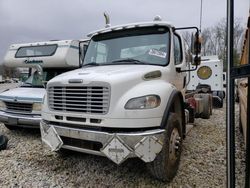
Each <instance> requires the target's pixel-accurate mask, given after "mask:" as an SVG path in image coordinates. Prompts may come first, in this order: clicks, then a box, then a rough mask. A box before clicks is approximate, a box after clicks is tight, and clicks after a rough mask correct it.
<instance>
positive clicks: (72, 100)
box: [48, 86, 109, 114]
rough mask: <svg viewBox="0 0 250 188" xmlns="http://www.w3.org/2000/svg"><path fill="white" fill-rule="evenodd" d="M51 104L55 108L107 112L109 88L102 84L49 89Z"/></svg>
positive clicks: (92, 112) (59, 109)
mask: <svg viewBox="0 0 250 188" xmlns="http://www.w3.org/2000/svg"><path fill="white" fill-rule="evenodd" d="M48 101H49V106H50V108H51V109H53V110H57V111H64V112H80V113H88V114H106V113H107V112H108V107H109V88H108V87H102V86H62V87H58V86H56V87H50V88H49V89H48Z"/></svg>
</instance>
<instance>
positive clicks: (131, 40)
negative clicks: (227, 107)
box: [40, 17, 212, 181]
mask: <svg viewBox="0 0 250 188" xmlns="http://www.w3.org/2000/svg"><path fill="white" fill-rule="evenodd" d="M184 29H195V30H196V34H195V41H194V44H195V45H194V54H195V56H194V58H193V64H194V65H195V68H194V69H190V68H189V66H188V64H189V62H188V61H187V59H186V57H185V52H186V50H185V45H184V41H183V39H182V37H181V35H180V34H179V33H178V31H179V30H184ZM89 36H90V37H91V40H90V43H89V46H88V49H87V52H86V55H85V58H84V64H83V67H82V68H80V69H77V70H74V71H71V72H67V73H64V74H61V75H59V76H57V77H55V78H53V79H52V80H50V81H49V82H48V84H47V89H46V94H45V97H44V101H43V108H42V121H41V125H40V128H41V135H42V141H43V142H44V143H46V144H48V145H49V146H50V147H51V149H52V150H53V151H58V150H62V149H68V150H75V151H79V152H84V153H89V154H94V155H101V156H106V157H107V158H109V159H110V160H112V161H113V162H115V163H116V164H121V163H122V162H124V161H125V160H126V159H127V158H131V157H137V158H140V159H141V160H142V161H144V162H145V163H146V165H147V166H148V168H149V170H150V172H151V173H152V175H153V176H154V177H156V178H158V179H160V180H163V181H170V180H171V179H172V178H173V177H174V176H175V174H176V172H177V169H178V166H179V162H180V156H181V151H182V142H183V139H184V138H185V133H186V124H187V123H189V122H193V121H194V113H196V117H202V116H203V117H206V118H208V117H209V116H210V114H211V110H212V102H211V100H212V95H211V94H207V93H205V94H204V93H198V92H197V91H194V92H192V93H188V95H186V93H185V92H186V87H187V83H188V79H189V74H190V72H191V71H193V70H195V69H196V68H197V66H198V64H199V63H200V58H199V53H200V42H199V31H198V28H196V27H188V28H176V27H174V26H173V25H172V24H170V23H168V22H164V21H161V19H160V18H159V17H156V18H155V20H154V21H151V22H143V23H132V24H126V25H119V26H113V27H110V25H109V24H107V26H106V27H105V28H104V29H101V30H98V31H95V32H92V33H90V35H89ZM189 57H190V56H189Z"/></svg>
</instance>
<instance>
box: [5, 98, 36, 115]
mask: <svg viewBox="0 0 250 188" xmlns="http://www.w3.org/2000/svg"><path fill="white" fill-rule="evenodd" d="M5 104H6V108H7V110H8V111H11V112H22V113H31V111H32V104H31V103H16V102H6V101H5Z"/></svg>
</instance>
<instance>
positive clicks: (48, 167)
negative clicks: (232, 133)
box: [0, 108, 244, 188]
mask: <svg viewBox="0 0 250 188" xmlns="http://www.w3.org/2000/svg"><path fill="white" fill-rule="evenodd" d="M237 110H238V108H237ZM237 130H238V129H237ZM225 131H226V129H225V108H223V109H217V110H214V111H213V115H212V116H211V118H210V119H209V120H203V119H197V120H196V122H195V126H194V127H193V128H192V129H191V131H190V132H189V134H188V135H187V137H186V139H185V141H184V143H183V152H182V156H181V163H180V168H179V170H178V174H177V176H176V177H175V178H174V180H173V181H172V182H171V183H163V182H159V181H157V180H155V179H153V178H152V177H151V176H150V174H149V173H148V171H147V169H146V167H145V165H144V163H143V162H141V161H140V160H137V159H129V160H127V161H125V162H124V163H123V164H122V165H120V166H117V165H115V164H114V163H112V162H111V161H110V160H108V159H106V158H104V157H99V156H93V155H87V154H81V153H76V152H70V153H69V154H67V155H59V154H57V153H53V152H51V151H50V150H49V149H48V148H46V147H45V146H43V145H42V144H41V140H40V134H39V132H38V131H34V130H18V131H10V130H8V129H6V128H5V127H4V126H3V125H0V133H4V134H5V135H7V136H8V137H9V139H10V141H9V144H8V148H7V150H4V151H0V187H183V188H185V187H186V188H189V187H225V186H226V141H225V134H226V132H225ZM236 134H237V138H238V139H237V141H238V143H237V147H236V148H237V155H236V156H237V187H242V186H243V184H242V181H243V175H242V174H243V172H244V168H243V166H244V152H243V149H244V145H243V144H242V143H243V140H242V139H241V137H239V135H240V133H239V132H238V131H237V133H236Z"/></svg>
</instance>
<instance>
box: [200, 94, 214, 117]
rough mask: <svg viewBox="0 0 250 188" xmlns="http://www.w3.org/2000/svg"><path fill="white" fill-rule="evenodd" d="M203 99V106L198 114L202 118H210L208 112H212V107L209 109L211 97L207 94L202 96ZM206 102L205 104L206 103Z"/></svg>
mask: <svg viewBox="0 0 250 188" xmlns="http://www.w3.org/2000/svg"><path fill="white" fill-rule="evenodd" d="M203 100H204V108H203V111H202V113H201V114H200V117H201V118H203V119H209V118H210V114H211V113H212V112H211V111H212V109H211V106H212V104H211V99H210V96H209V95H204V96H203ZM206 104H207V105H206Z"/></svg>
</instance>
